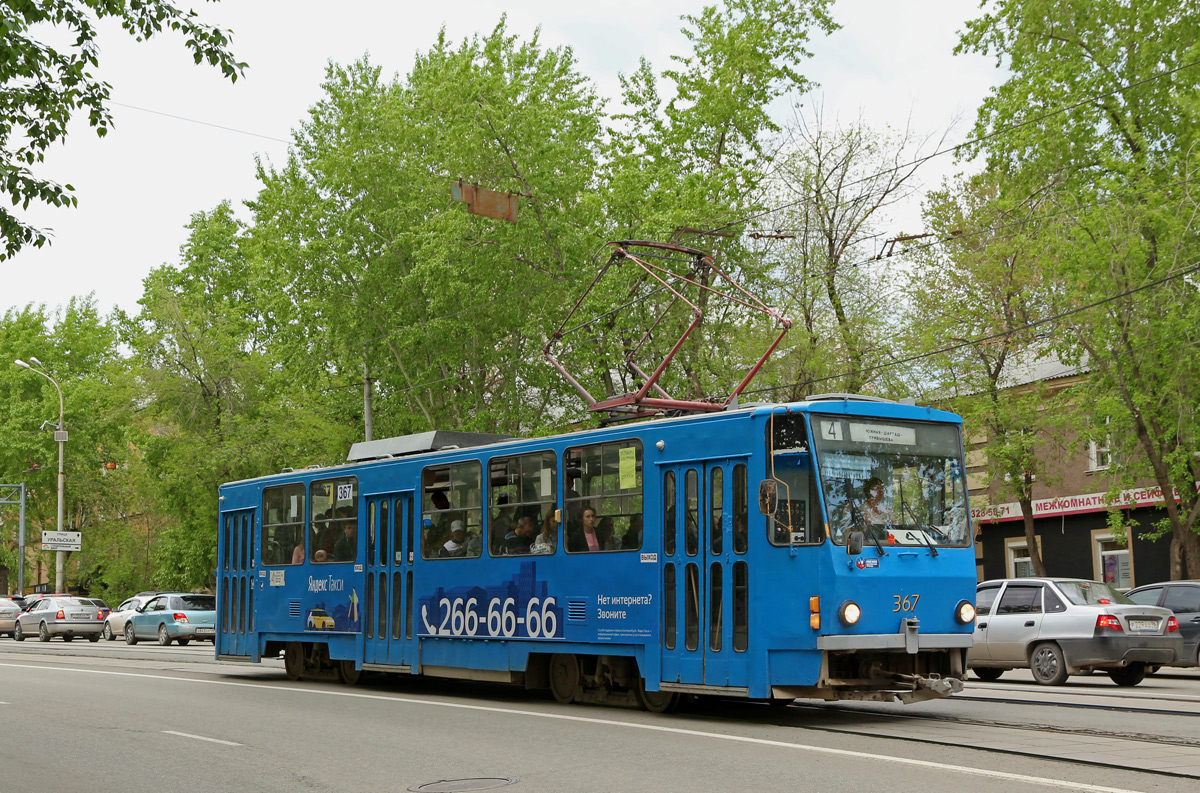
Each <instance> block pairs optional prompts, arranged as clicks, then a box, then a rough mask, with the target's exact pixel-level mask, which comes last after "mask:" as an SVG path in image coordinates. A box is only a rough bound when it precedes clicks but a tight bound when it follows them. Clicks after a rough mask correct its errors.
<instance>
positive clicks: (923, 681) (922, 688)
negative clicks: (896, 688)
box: [896, 674, 963, 705]
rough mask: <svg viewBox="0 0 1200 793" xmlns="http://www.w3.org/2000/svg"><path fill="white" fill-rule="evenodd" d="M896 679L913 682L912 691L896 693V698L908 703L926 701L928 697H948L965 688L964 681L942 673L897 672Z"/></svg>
mask: <svg viewBox="0 0 1200 793" xmlns="http://www.w3.org/2000/svg"><path fill="white" fill-rule="evenodd" d="M896 679H897V680H905V681H908V682H911V683H912V684H913V690H912V691H904V692H902V693H898V694H896V699H898V700H900V701H901V702H903V703H904V704H906V705H911V704H912V703H914V702H924V701H925V700H927V699H940V698H941V697H948V696H950V695H951V694H957V693H958V692H960V691H962V690H963V682H962V681H961V680H959V679H958V678H954V677H942V676H941V675H929V676H928V677H922V676H921V675H902V674H897V675H896Z"/></svg>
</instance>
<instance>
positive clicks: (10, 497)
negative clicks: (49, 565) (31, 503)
mask: <svg viewBox="0 0 1200 793" xmlns="http://www.w3.org/2000/svg"><path fill="white" fill-rule="evenodd" d="M5 491H8V492H5ZM4 504H17V505H18V512H17V516H18V517H17V594H18V595H24V594H25V483H24V482H22V483H20V484H18V485H0V506H2V505H4Z"/></svg>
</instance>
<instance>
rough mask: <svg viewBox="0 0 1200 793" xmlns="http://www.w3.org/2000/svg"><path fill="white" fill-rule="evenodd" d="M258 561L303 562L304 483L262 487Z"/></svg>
mask: <svg viewBox="0 0 1200 793" xmlns="http://www.w3.org/2000/svg"><path fill="white" fill-rule="evenodd" d="M262 516H263V520H262V543H261V545H262V547H261V549H260V551H259V552H260V553H261V554H262V563H263V564H264V565H280V564H301V563H302V562H303V561H304V517H305V516H304V485H303V484H300V483H297V484H294V485H281V486H280V487H267V488H263V510H262Z"/></svg>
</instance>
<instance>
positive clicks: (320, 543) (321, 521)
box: [308, 476, 358, 564]
mask: <svg viewBox="0 0 1200 793" xmlns="http://www.w3.org/2000/svg"><path fill="white" fill-rule="evenodd" d="M310 493H311V495H310V498H311V500H312V530H311V531H310V532H309V535H308V558H309V561H312V562H317V563H318V564H320V563H326V562H353V561H354V559H355V557H356V556H357V552H358V538H357V534H358V480H357V479H356V478H355V477H353V476H344V477H340V478H338V479H323V480H321V481H318V482H313V483H312V485H311V490H310Z"/></svg>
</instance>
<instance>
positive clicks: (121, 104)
mask: <svg viewBox="0 0 1200 793" xmlns="http://www.w3.org/2000/svg"><path fill="white" fill-rule="evenodd" d="M109 104H112V105H117V106H118V107H127V108H129V109H130V110H138V111H141V112H142V113H153V114H154V115H156V116H165V117H167V118H173V119H175V120H176V121H186V122H188V123H189V124H201V125H203V126H206V127H213V128H214V129H223V130H225V131H226V132H235V133H237V134H238V135H249V136H251V137H253V138H262V139H263V140H273V141H275V142H276V143H291V141H290V140H284V139H283V138H275V137H272V136H270V135H260V134H259V133H257V132H247V131H246V130H244V129H237V128H235V127H226V126H223V125H221V124H214V123H212V122H211V121H201V120H200V119H198V118H188V117H186V116H177V115H175V114H174V113H164V112H162V111H161V110H151V109H150V108H148V107H138V106H137V105H127V104H125V103H124V102H112V101H110V102H109Z"/></svg>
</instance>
